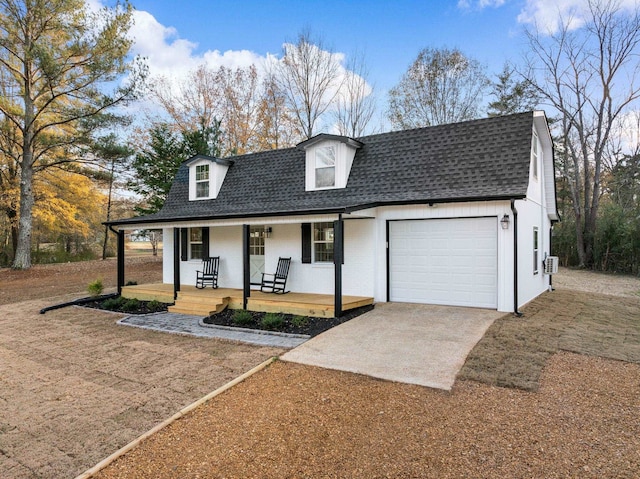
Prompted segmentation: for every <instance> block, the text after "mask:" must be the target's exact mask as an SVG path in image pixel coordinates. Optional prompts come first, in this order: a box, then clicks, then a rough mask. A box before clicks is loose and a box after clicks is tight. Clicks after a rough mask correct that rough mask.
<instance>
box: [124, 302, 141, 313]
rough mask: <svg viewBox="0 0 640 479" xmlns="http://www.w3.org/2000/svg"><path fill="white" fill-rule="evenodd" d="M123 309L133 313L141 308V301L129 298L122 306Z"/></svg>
mask: <svg viewBox="0 0 640 479" xmlns="http://www.w3.org/2000/svg"><path fill="white" fill-rule="evenodd" d="M121 308H122V310H123V311H126V312H128V313H133V312H134V311H137V310H138V309H140V301H139V300H137V299H136V298H131V299H127V300H126V301H125V302H124V303H123V304H122V306H121Z"/></svg>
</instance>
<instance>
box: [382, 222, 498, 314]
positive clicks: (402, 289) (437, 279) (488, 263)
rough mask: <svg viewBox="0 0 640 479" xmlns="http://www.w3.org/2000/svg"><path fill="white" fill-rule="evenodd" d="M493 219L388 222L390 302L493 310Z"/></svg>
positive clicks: (495, 297)
mask: <svg viewBox="0 0 640 479" xmlns="http://www.w3.org/2000/svg"><path fill="white" fill-rule="evenodd" d="M497 221H498V220H497V219H496V218H459V219H443V220H440V219H436V220H415V221H414V220H411V221H392V222H390V224H389V300H390V301H398V302H408V303H428V304H446V305H452V306H475V307H481V308H497V306H498V294H497V285H498V253H497V250H498V231H497V228H498V223H497Z"/></svg>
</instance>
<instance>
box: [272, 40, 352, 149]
mask: <svg viewBox="0 0 640 479" xmlns="http://www.w3.org/2000/svg"><path fill="white" fill-rule="evenodd" d="M278 69H279V71H278V75H277V79H278V85H279V88H280V91H281V92H282V93H283V94H284V97H285V99H286V104H287V108H288V109H289V111H290V112H291V114H292V116H293V117H294V118H295V120H296V123H297V125H298V127H299V128H300V131H301V132H302V136H303V138H304V139H308V138H311V137H312V136H313V135H314V133H315V132H316V128H317V124H318V121H319V120H320V118H321V117H322V115H323V114H324V113H325V112H326V111H327V110H328V108H329V107H330V106H331V105H332V104H333V101H334V99H335V97H336V95H337V94H338V91H339V90H340V87H341V77H340V63H339V61H338V60H337V58H336V56H335V55H334V54H333V52H332V51H331V50H330V49H328V48H327V47H326V46H325V45H324V43H323V42H322V40H321V39H313V38H312V37H311V33H310V32H308V31H307V32H303V33H300V34H299V35H298V39H297V41H296V43H286V44H285V46H284V56H283V57H282V59H281V61H280V63H279V64H278Z"/></svg>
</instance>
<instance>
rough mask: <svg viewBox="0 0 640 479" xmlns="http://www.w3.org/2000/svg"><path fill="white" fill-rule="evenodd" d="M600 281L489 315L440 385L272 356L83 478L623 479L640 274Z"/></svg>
mask: <svg viewBox="0 0 640 479" xmlns="http://www.w3.org/2000/svg"><path fill="white" fill-rule="evenodd" d="M563 275H565V276H566V278H562V276H563ZM600 276H601V275H595V276H592V275H590V274H587V275H586V276H585V275H583V274H582V272H573V271H568V270H565V271H563V272H562V274H560V275H558V276H557V280H556V287H557V290H556V291H554V292H553V293H545V294H544V295H543V296H542V297H541V298H539V299H538V300H536V301H534V302H532V303H531V304H530V305H528V306H527V307H526V308H523V312H524V316H523V317H522V318H515V317H513V316H512V315H507V316H505V317H504V318H502V319H500V320H498V321H496V323H494V326H492V328H490V330H489V332H488V334H487V336H485V338H484V339H483V341H481V343H479V345H478V346H477V348H476V349H474V351H472V353H471V355H470V357H469V360H468V363H469V362H471V363H472V365H471V366H468V367H467V366H465V369H464V370H463V371H462V373H461V374H462V376H461V378H460V379H459V380H458V381H457V382H456V385H455V386H454V388H453V390H452V391H451V392H450V393H447V392H442V391H436V390H432V389H428V388H423V387H419V386H412V385H405V384H397V383H391V382H386V381H381V380H376V379H372V378H368V377H364V376H358V375H355V374H350V373H343V372H336V371H329V370H323V369H320V368H314V367H309V366H302V365H297V364H292V363H283V362H277V363H275V364H273V365H272V366H270V367H268V368H267V369H265V370H263V371H261V372H259V373H257V374H256V375H254V376H252V377H251V378H249V379H248V380H246V381H245V382H243V383H241V384H239V385H238V386H236V387H234V388H232V389H231V390H229V391H227V392H225V393H223V394H221V395H220V396H218V397H216V398H214V399H212V400H211V401H209V402H208V403H206V404H205V405H203V406H201V407H199V408H197V409H196V410H195V411H193V413H191V414H190V415H187V416H185V417H183V418H181V419H179V420H178V421H176V422H174V423H172V424H171V425H169V426H168V427H166V428H164V429H162V430H161V431H160V432H158V433H156V434H155V435H153V436H152V437H151V438H149V439H148V440H146V441H143V442H142V443H141V444H140V445H139V446H138V447H136V448H135V449H133V450H131V451H130V452H129V453H127V454H126V455H124V456H122V457H121V458H119V459H118V460H116V461H115V462H113V463H112V464H111V465H110V466H108V467H107V468H105V469H103V470H102V471H101V472H99V473H98V474H97V475H96V476H95V477H97V478H99V479H114V478H128V479H130V478H151V477H153V478H175V477H180V478H301V477H305V478H344V477H349V478H462V477H482V478H533V477H536V478H537V477H545V478H554V477H557V478H560V477H562V478H630V479H631V478H637V477H638V471H640V395H639V394H638V391H640V364H638V363H640V295H639V294H638V293H640V280H638V279H637V278H619V281H618V279H617V278H616V277H613V276H605V277H603V278H602V279H603V280H605V281H606V284H607V286H606V287H602V286H598V285H596V284H595V283H597V282H598V280H599V278H600ZM580 278H582V279H580ZM569 284H570V285H572V286H571V287H572V288H573V289H569V287H568V286H565V285H569ZM594 289H595V290H596V291H600V292H594ZM603 291H605V292H606V293H607V294H603V293H602V292H603ZM489 333H490V334H489ZM569 351H574V352H569ZM577 353H580V354H577ZM354 354H357V351H354ZM611 358H613V359H611ZM530 363H531V364H533V366H530ZM474 375H475V379H471V378H472V377H474ZM465 377H466V379H464V378H465Z"/></svg>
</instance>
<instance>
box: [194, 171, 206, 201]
mask: <svg viewBox="0 0 640 479" xmlns="http://www.w3.org/2000/svg"><path fill="white" fill-rule="evenodd" d="M196 198H209V165H198V166H196Z"/></svg>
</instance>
